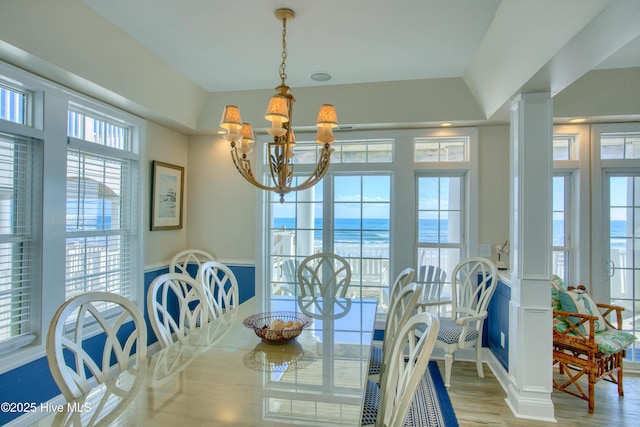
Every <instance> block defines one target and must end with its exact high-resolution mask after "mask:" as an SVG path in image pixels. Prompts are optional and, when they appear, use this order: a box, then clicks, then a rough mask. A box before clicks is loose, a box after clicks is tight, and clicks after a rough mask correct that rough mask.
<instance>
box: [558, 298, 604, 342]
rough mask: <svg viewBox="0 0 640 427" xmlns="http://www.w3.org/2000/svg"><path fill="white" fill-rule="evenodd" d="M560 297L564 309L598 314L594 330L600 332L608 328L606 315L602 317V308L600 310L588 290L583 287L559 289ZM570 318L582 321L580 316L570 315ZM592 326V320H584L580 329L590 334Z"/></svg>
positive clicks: (573, 320) (593, 314)
mask: <svg viewBox="0 0 640 427" xmlns="http://www.w3.org/2000/svg"><path fill="white" fill-rule="evenodd" d="M558 297H559V299H560V304H561V305H562V310H563V311H569V312H571V313H580V314H588V315H591V316H596V318H597V319H596V320H595V321H594V322H593V327H594V332H600V331H604V330H606V329H607V324H606V323H605V321H604V317H602V314H601V313H600V310H598V306H597V305H596V303H595V302H593V300H592V299H591V297H590V296H589V294H588V293H587V291H584V290H581V289H573V290H570V291H559V292H558ZM569 320H570V321H571V322H576V323H577V322H578V321H580V318H579V317H569ZM590 328H591V323H590V322H584V323H583V324H582V325H580V326H578V329H579V330H580V331H581V332H582V333H583V334H585V335H588V334H589V332H590Z"/></svg>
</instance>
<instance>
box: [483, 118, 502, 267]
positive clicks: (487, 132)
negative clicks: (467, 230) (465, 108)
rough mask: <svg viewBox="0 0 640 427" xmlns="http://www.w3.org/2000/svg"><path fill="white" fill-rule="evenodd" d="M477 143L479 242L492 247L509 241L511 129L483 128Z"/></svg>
mask: <svg viewBox="0 0 640 427" xmlns="http://www.w3.org/2000/svg"><path fill="white" fill-rule="evenodd" d="M478 141H479V142H478V155H479V156H480V159H479V169H480V170H479V179H480V201H479V205H480V212H479V218H478V223H479V226H480V230H479V232H478V240H479V242H480V243H481V244H483V243H485V244H491V245H492V247H493V245H495V244H496V243H501V242H504V241H505V240H507V239H508V238H509V161H510V160H509V126H482V127H480V128H479V130H478ZM493 257H494V258H495V259H496V260H497V254H496V253H495V251H493Z"/></svg>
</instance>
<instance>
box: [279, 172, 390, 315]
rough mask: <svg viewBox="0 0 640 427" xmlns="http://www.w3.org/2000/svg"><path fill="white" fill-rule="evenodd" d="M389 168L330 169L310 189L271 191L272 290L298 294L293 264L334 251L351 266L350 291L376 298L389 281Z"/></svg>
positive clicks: (382, 294)
mask: <svg viewBox="0 0 640 427" xmlns="http://www.w3.org/2000/svg"><path fill="white" fill-rule="evenodd" d="M390 212H391V174H390V173H384V174H379V173H378V174H363V173H332V172H329V173H328V174H327V176H325V178H324V179H323V180H322V182H320V183H319V184H317V185H316V186H315V187H312V188H310V189H308V190H304V191H300V192H296V193H291V194H287V195H286V197H285V201H284V203H280V202H279V200H276V198H274V197H271V202H270V218H271V220H270V221H269V224H268V228H269V231H270V235H271V236H270V241H271V245H270V261H269V265H271V277H270V282H271V284H272V287H271V290H270V291H271V293H272V294H276V295H277V294H288V295H297V294H298V289H297V286H296V283H297V278H296V274H297V273H296V272H297V266H298V265H299V263H300V261H302V259H304V258H305V257H307V256H309V255H312V254H314V253H319V252H332V253H335V254H338V255H340V256H342V257H344V258H345V259H346V260H347V261H348V262H349V265H350V266H351V272H352V276H351V284H350V286H349V296H352V297H356V298H360V297H368V298H378V300H379V306H380V307H381V309H382V310H384V308H385V307H386V303H387V301H386V299H388V286H389V259H390V257H389V248H390Z"/></svg>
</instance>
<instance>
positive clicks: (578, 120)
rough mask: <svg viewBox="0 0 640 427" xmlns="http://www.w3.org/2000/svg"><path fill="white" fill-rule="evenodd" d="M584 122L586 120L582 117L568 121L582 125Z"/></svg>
mask: <svg viewBox="0 0 640 427" xmlns="http://www.w3.org/2000/svg"><path fill="white" fill-rule="evenodd" d="M586 121H587V119H585V118H584V117H577V118H575V119H571V120H569V122H570V123H584V122H586Z"/></svg>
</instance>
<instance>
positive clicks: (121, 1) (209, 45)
mask: <svg viewBox="0 0 640 427" xmlns="http://www.w3.org/2000/svg"><path fill="white" fill-rule="evenodd" d="M83 1H84V3H86V4H87V5H88V6H89V7H91V8H92V9H94V10H95V11H96V12H97V13H98V14H100V15H101V16H103V17H104V18H105V19H107V20H108V21H110V22H112V23H113V24H114V25H116V26H117V27H119V28H120V29H121V30H122V31H124V32H125V33H127V34H128V35H130V36H131V37H132V38H133V39H135V40H137V41H138V42H139V43H140V44H142V45H143V46H144V47H145V48H147V49H148V50H150V51H151V52H153V53H154V54H155V55H157V56H159V57H160V58H161V59H162V60H163V61H165V62H166V63H168V64H169V65H170V66H172V67H173V68H175V69H176V70H178V71H179V72H180V73H181V74H183V75H185V76H187V77H188V78H189V79H191V80H192V81H193V82H195V83H196V84H197V85H199V86H201V87H202V88H204V89H205V90H206V91H208V92H220V91H237V90H256V89H272V88H274V87H275V86H277V85H278V84H279V83H280V80H279V66H280V60H281V51H282V45H281V30H282V27H281V23H280V22H279V21H278V20H277V19H276V18H275V17H274V13H273V12H274V11H275V10H276V9H278V8H283V7H287V8H291V9H293V10H294V11H295V13H296V17H295V18H294V19H293V20H292V21H290V22H289V23H288V25H287V50H288V58H287V64H286V65H287V67H286V73H287V84H288V85H289V86H291V87H293V88H295V87H304V86H321V85H342V84H355V83H365V82H384V81H400V80H415V79H436V78H446V77H461V78H464V79H465V81H466V82H467V85H469V87H470V89H471V91H472V92H473V93H474V96H476V98H477V99H478V102H479V104H480V105H481V107H482V108H483V109H484V110H485V112H486V115H487V117H488V116H490V115H491V114H492V113H493V112H495V111H496V110H497V109H498V108H499V107H500V106H501V105H502V104H503V103H504V101H505V100H506V97H509V96H511V95H513V94H514V93H516V92H517V91H518V89H520V88H521V87H523V86H526V84H527V82H530V81H532V79H533V81H535V82H536V84H543V85H548V86H549V87H551V90H552V95H553V94H554V93H557V92H558V91H560V90H562V89H564V87H566V86H567V85H568V84H570V83H571V82H573V81H575V80H576V79H577V78H578V77H580V76H581V75H583V74H584V73H586V72H587V71H589V70H590V69H594V68H626V67H638V66H640V36H639V35H640V28H638V29H635V30H633V31H631V32H630V31H626V32H625V34H624V35H620V36H618V37H617V38H615V40H614V41H613V42H610V41H609V38H611V35H610V34H607V36H606V37H605V38H604V39H606V40H607V46H606V47H597V48H594V49H591V46H590V45H589V43H592V41H593V39H594V35H593V34H592V33H594V32H599V31H607V32H608V33H611V31H609V30H608V26H610V25H611V24H610V23H609V24H608V25H604V24H603V23H602V21H604V22H605V23H606V22H607V21H606V20H605V18H606V16H605V17H603V15H605V13H606V12H610V11H611V10H613V9H614V8H613V7H612V5H615V4H616V3H629V2H633V1H636V0H535V1H534V0H504V1H501V0H394V1H393V2H390V1H388V0H349V1H345V0H324V1H313V0H287V1H284V0H260V1H256V0H233V1H228V0H227V1H218V0H181V1H175V0H136V1H133V2H132V1H130V0H110V1H103V0H83ZM616 6H620V5H616ZM618 9H620V7H618ZM615 11H616V10H614V12H615ZM609 14H610V15H611V14H613V12H611V13H609ZM617 14H618V15H619V16H618V18H620V17H621V16H622V15H624V12H621V11H619V10H618V11H617ZM614 17H615V16H614ZM598 19H600V21H598ZM635 22H636V24H637V22H640V21H638V20H636V21H635ZM638 27H640V26H638ZM607 37H608V38H607ZM596 38H598V39H602V38H600V37H599V36H598V37H596ZM590 41H591V42H590ZM573 45H575V47H573ZM568 46H569V47H570V48H571V50H572V52H570V53H567V52H564V53H563V50H564V51H567V50H568ZM576 52H578V53H576ZM590 52H591V53H590ZM563 55H564V56H565V57H567V58H572V59H571V60H572V61H573V62H575V63H579V64H580V67H573V68H576V69H572V70H570V71H567V70H564V68H567V67H557V66H556V67H550V68H551V70H552V72H550V71H549V70H547V71H544V78H542V79H541V76H540V73H541V72H543V70H544V67H545V66H547V67H549V64H552V63H553V61H554V60H556V61H559V62H560V63H562V59H563ZM576 55H579V56H580V58H582V59H581V60H579V61H576V60H575V59H574V57H575V56H576ZM559 68H562V69H563V71H562V73H564V74H562V75H558V74H559V73H560V71H558V69H559ZM500 70H503V71H502V72H504V73H507V72H508V73H509V75H508V78H505V77H503V76H502V75H501V71H500ZM315 72H325V73H329V74H330V75H331V76H332V78H331V80H329V81H326V82H315V81H313V80H311V78H310V76H311V74H313V73H315ZM536 74H538V75H536ZM505 76H506V74H505ZM541 81H542V83H540V82H541ZM494 85H499V86H500V88H495V87H494ZM482 87H485V88H487V89H486V93H483V91H482ZM503 92H504V93H503ZM498 93H499V94H500V96H498V95H497V94H498ZM491 98H495V100H494V99H491Z"/></svg>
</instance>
